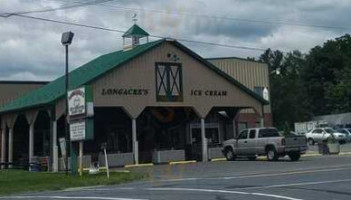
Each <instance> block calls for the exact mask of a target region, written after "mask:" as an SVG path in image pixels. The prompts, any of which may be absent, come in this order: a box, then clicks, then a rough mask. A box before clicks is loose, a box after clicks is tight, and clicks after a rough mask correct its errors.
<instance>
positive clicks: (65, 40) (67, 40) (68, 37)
mask: <svg viewBox="0 0 351 200" xmlns="http://www.w3.org/2000/svg"><path fill="white" fill-rule="evenodd" d="M73 36H74V33H72V32H65V33H63V34H62V38H61V43H62V45H64V46H65V51H66V69H65V103H66V110H65V117H66V119H65V120H64V123H65V138H66V158H65V163H66V169H65V170H66V174H68V155H67V153H68V148H69V146H70V139H69V130H68V115H69V114H68V96H67V95H68V94H67V93H68V86H69V80H68V79H69V78H68V46H69V45H70V44H71V43H72V40H73ZM71 151H72V149H71ZM71 159H72V158H71ZM71 162H72V160H71ZM72 171H73V170H72Z"/></svg>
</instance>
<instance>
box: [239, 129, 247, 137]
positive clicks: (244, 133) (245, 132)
mask: <svg viewBox="0 0 351 200" xmlns="http://www.w3.org/2000/svg"><path fill="white" fill-rule="evenodd" d="M247 133H248V130H245V131H242V132H241V133H240V135H239V137H238V139H247Z"/></svg>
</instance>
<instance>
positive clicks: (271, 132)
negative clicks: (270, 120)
mask: <svg viewBox="0 0 351 200" xmlns="http://www.w3.org/2000/svg"><path fill="white" fill-rule="evenodd" d="M258 137H259V138H265V137H280V135H279V132H278V131H277V130H276V129H260V131H259V132H258Z"/></svg>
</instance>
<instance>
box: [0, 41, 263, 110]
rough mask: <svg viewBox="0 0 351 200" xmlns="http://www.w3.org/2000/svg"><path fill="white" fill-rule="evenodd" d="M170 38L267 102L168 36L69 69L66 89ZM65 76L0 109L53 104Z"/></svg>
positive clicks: (242, 87)
mask: <svg viewBox="0 0 351 200" xmlns="http://www.w3.org/2000/svg"><path fill="white" fill-rule="evenodd" d="M165 41H167V42H170V43H172V44H173V45H175V46H176V47H178V48H179V49H181V50H183V51H185V52H187V53H188V54H189V55H190V56H192V57H193V58H194V59H197V60H198V61H200V62H201V63H203V64H204V65H205V66H206V67H208V68H209V69H211V70H213V71H214V72H215V73H217V74H218V75H220V76H222V77H224V78H225V79H227V80H228V81H229V82H231V83H232V84H233V85H235V86H237V87H239V88H240V89H241V90H243V91H244V92H246V93H247V94H249V95H250V96H251V97H253V98H255V99H256V100H258V101H259V102H261V103H262V104H268V101H266V100H264V99H263V98H262V97H261V96H259V95H258V94H256V93H255V92H253V91H252V90H250V89H248V88H247V87H245V86H244V85H243V84H241V83H240V82H238V81H237V80H235V79H233V78H232V77H230V76H229V75H228V74H226V73H225V72H223V71H221V70H220V69H218V68H217V67H216V66H215V65H213V64H211V63H210V62H208V61H207V60H205V59H203V58H202V57H201V56H199V55H197V54H196V53H195V52H193V51H191V50H190V49H188V48H187V47H185V46H184V45H182V44H181V43H179V42H177V41H175V40H174V41H173V40H172V41H169V40H165V39H162V40H157V41H154V42H149V43H146V44H142V45H138V46H136V47H134V48H133V49H131V50H128V51H123V50H121V51H117V52H113V53H109V54H105V55H102V56H100V57H98V58H96V59H94V60H92V61H90V62H88V63H86V64H84V65H82V66H81V67H79V68H77V69H75V70H73V71H71V72H70V73H69V81H70V82H69V89H74V88H78V87H80V86H83V85H85V84H88V83H90V82H92V81H94V80H96V79H97V78H99V77H100V76H102V75H104V74H105V73H107V72H109V71H110V70H112V69H115V68H116V67H119V66H122V65H123V64H124V63H126V62H128V61H130V60H132V59H134V58H135V57H137V56H140V55H141V54H143V53H145V52H147V51H149V50H151V49H152V48H154V47H156V46H158V45H160V44H162V43H163V42H165ZM64 86H65V77H64V76H62V77H60V78H58V79H56V80H54V81H52V82H51V83H49V84H47V85H45V86H43V87H41V88H39V89H37V90H33V91H31V92H29V93H27V94H25V95H24V96H22V97H20V98H17V99H15V100H14V101H12V102H10V103H8V104H5V105H4V106H3V107H2V108H0V113H6V112H10V111H19V110H24V109H28V108H33V107H39V106H44V105H49V104H54V103H55V102H56V100H58V99H60V98H63V97H64V94H65V87H64Z"/></svg>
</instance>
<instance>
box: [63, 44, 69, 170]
mask: <svg viewBox="0 0 351 200" xmlns="http://www.w3.org/2000/svg"><path fill="white" fill-rule="evenodd" d="M65 49H66V70H65V104H66V110H65V120H64V121H65V138H66V152H67V154H66V158H65V163H66V169H65V170H66V175H67V174H68V152H69V151H68V150H69V146H70V140H69V133H68V96H67V92H68V45H65Z"/></svg>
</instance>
